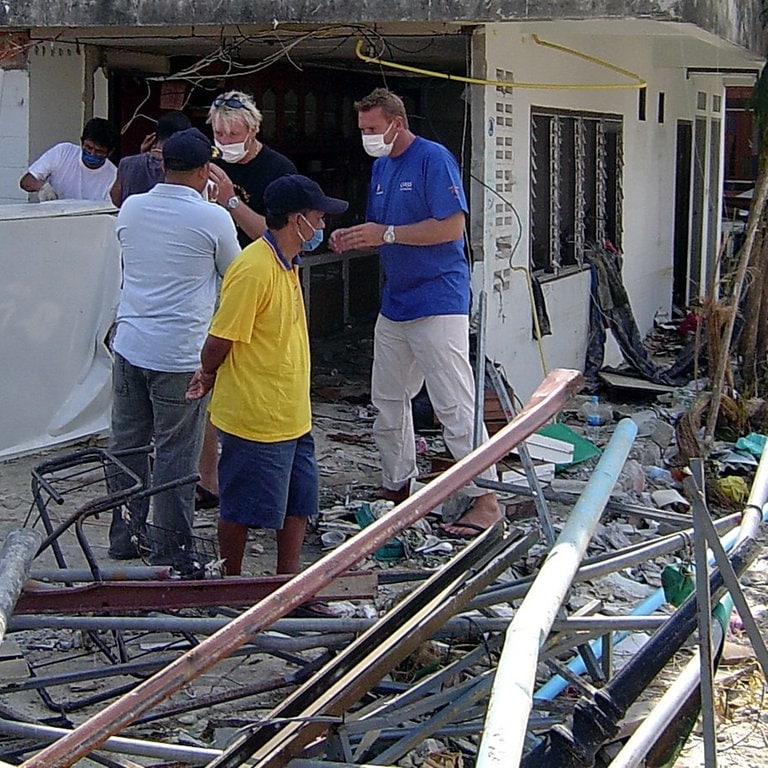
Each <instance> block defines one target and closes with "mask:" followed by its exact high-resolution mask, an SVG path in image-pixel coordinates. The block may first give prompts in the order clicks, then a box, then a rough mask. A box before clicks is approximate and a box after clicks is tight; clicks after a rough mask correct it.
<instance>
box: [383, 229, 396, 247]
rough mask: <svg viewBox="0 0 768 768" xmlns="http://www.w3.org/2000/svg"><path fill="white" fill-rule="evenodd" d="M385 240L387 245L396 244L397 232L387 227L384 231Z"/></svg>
mask: <svg viewBox="0 0 768 768" xmlns="http://www.w3.org/2000/svg"><path fill="white" fill-rule="evenodd" d="M383 240H384V242H385V243H394V242H395V230H394V228H393V227H387V228H386V229H385V230H384V237H383Z"/></svg>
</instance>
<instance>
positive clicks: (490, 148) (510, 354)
mask: <svg viewBox="0 0 768 768" xmlns="http://www.w3.org/2000/svg"><path fill="white" fill-rule="evenodd" d="M533 33H537V34H538V35H539V36H540V37H541V38H543V39H545V40H549V41H553V42H557V43H559V44H561V45H565V46H569V47H571V48H574V49H577V50H579V51H583V52H585V53H588V54H590V55H593V56H598V57H600V58H602V59H605V60H607V61H609V62H612V63H614V64H616V65H618V66H621V67H623V68H625V69H628V70H631V71H632V72H635V73H638V74H640V75H641V76H642V77H643V78H645V79H646V80H647V82H648V92H647V105H648V107H647V119H646V120H645V121H640V120H639V119H638V91H637V90H636V89H626V90H608V89H605V90H588V89H584V88H579V86H580V85H589V84H594V83H598V82H599V83H622V82H627V78H621V77H618V76H616V75H612V74H611V73H610V72H608V71H606V70H604V69H600V68H598V67H597V66H596V65H595V64H593V63H589V62H586V61H581V60H579V59H577V58H574V57H572V56H567V55H566V54H563V53H560V52H557V51H553V50H551V49H547V48H543V47H541V46H539V45H537V44H536V43H535V42H534V40H533V37H532V34H533ZM477 36H478V41H476V43H475V44H476V49H475V60H476V61H478V57H479V50H478V49H482V48H484V50H485V56H486V57H487V70H486V69H485V68H484V67H482V66H479V67H478V69H479V70H480V71H481V73H482V76H485V75H484V73H485V72H486V71H487V73H488V76H490V77H494V76H495V73H496V72H497V71H499V70H501V71H502V72H506V73H507V77H510V76H511V77H512V78H513V79H514V80H515V81H516V82H521V83H525V82H529V83H550V84H554V83H561V84H562V83H568V84H571V85H572V86H573V88H572V89H567V90H556V89H551V90H549V89H541V90H539V89H534V90H529V89H523V88H513V89H511V90H510V92H509V94H508V95H506V96H504V95H503V94H500V93H499V92H498V91H497V90H496V89H495V88H488V87H486V88H480V87H476V88H474V89H473V100H474V104H473V116H474V119H475V124H476V125H477V121H478V119H479V120H481V121H482V122H481V123H480V124H482V125H484V126H488V127H489V129H488V130H486V131H485V132H484V133H483V134H482V136H480V135H479V134H476V139H475V141H476V143H475V146H474V151H475V157H476V164H475V173H476V175H478V174H482V178H483V179H484V180H485V183H486V184H487V185H489V186H491V187H494V188H498V185H499V183H500V182H502V181H503V179H501V178H500V175H499V173H500V172H501V173H502V175H503V174H507V177H508V179H509V182H508V185H507V186H508V188H507V189H506V190H505V195H506V196H507V198H508V199H509V200H510V201H511V202H512V204H513V205H514V207H515V209H516V211H517V216H514V217H505V218H504V219H503V221H502V220H501V219H500V218H499V201H498V199H497V198H496V196H494V195H493V194H492V193H491V192H489V191H488V190H482V191H481V193H478V192H477V190H474V191H473V202H474V213H475V215H480V213H481V212H482V218H481V220H480V221H475V222H473V226H472V233H473V238H475V240H477V239H478V238H479V239H481V240H482V243H483V246H482V247H483V251H484V253H485V262H484V263H483V265H482V266H481V267H479V268H476V270H475V275H474V279H475V289H476V292H477V291H479V290H481V289H484V290H485V291H486V294H487V296H488V297H489V300H488V318H487V344H488V353H489V355H490V356H491V357H493V358H494V359H496V360H497V361H499V362H501V363H502V364H503V366H504V368H505V369H506V371H507V372H508V374H509V378H510V383H511V384H512V385H513V386H514V387H515V388H516V390H517V392H518V394H519V395H520V397H522V398H523V399H525V398H527V397H528V395H529V394H530V392H531V391H532V390H533V389H534V388H535V386H536V385H537V384H538V383H539V381H540V380H541V378H542V377H543V367H544V366H543V364H542V362H541V359H540V350H539V348H538V347H537V345H536V344H535V343H534V342H533V341H532V339H531V312H532V310H531V303H530V301H529V297H528V289H527V286H526V280H525V273H524V272H522V271H520V270H519V269H518V270H513V269H511V268H510V267H518V268H520V267H526V266H527V263H528V242H529V231H528V224H527V222H528V219H529V198H528V195H529V184H528V179H529V173H530V110H531V107H532V106H534V105H535V106H540V107H556V108H562V109H571V110H580V111H591V112H598V113H612V114H620V115H622V116H623V134H624V173H623V179H624V182H623V189H624V217H623V232H624V237H623V250H624V254H625V258H624V282H625V285H626V286H627V288H628V290H629V293H630V297H631V303H632V307H633V310H634V313H635V316H636V319H637V322H638V326H639V328H640V332H641V333H645V332H647V331H648V330H649V328H650V327H651V325H652V321H653V316H654V313H655V312H656V310H657V309H658V308H659V307H662V308H664V309H667V310H668V309H669V307H670V301H671V289H672V256H673V253H672V242H673V226H674V190H675V151H676V121H677V120H678V119H688V120H693V119H694V118H695V117H696V115H697V114H704V115H705V116H706V117H707V118H710V117H712V115H711V114H709V113H708V112H704V113H702V112H701V111H698V110H697V108H696V107H697V94H698V92H699V91H700V90H701V89H705V90H706V92H707V94H708V98H707V103H708V104H709V105H711V104H712V103H713V100H712V95H713V94H716V95H720V96H721V99H722V104H724V98H723V82H722V78H721V77H719V76H714V77H707V78H701V79H700V80H699V81H693V80H691V79H690V78H688V77H687V76H686V70H685V67H681V66H669V67H658V66H656V63H655V56H656V46H657V44H658V41H657V40H655V39H654V37H653V36H651V35H648V34H647V31H646V33H645V34H638V35H634V36H633V35H632V34H631V25H630V26H627V27H626V28H625V31H624V33H623V34H621V35H618V34H608V33H607V31H606V30H602V31H601V30H600V29H598V28H596V27H595V26H594V25H592V24H590V23H587V22H585V23H583V24H581V23H566V22H553V23H551V24H536V25H534V24H519V25H517V24H505V25H489V26H488V27H487V28H486V30H485V32H479V33H478V35H477ZM665 44H666V45H668V46H673V45H674V44H675V38H674V37H673V38H669V39H668V40H667V41H666V43H665ZM711 55H712V57H713V60H714V57H715V52H714V51H713V52H712V54H711ZM660 91H663V92H664V93H665V96H666V116H665V120H664V122H663V123H659V122H658V121H657V118H656V104H657V99H658V94H659V92H660ZM503 98H506V99H507V100H508V102H509V104H511V110H510V111H509V112H507V113H505V114H506V116H507V119H508V124H507V125H505V126H499V125H495V127H494V130H493V135H491V131H490V126H491V125H492V124H494V121H497V120H498V107H497V105H498V103H499V101H500V99H503ZM478 103H481V104H482V108H479V107H478ZM479 109H481V111H482V115H478V110H479ZM715 117H717V116H715ZM500 132H501V133H504V134H505V144H504V146H505V152H506V151H507V149H508V150H509V152H510V153H511V159H506V158H500V157H499V141H498V140H499V138H500V136H499V134H500ZM478 142H481V143H482V144H483V145H484V150H483V149H482V148H480V147H478ZM717 149H718V151H717V154H718V156H719V154H720V151H719V147H718V148H717ZM713 171H714V176H713V182H714V183H717V181H718V180H719V178H720V177H719V168H715V169H713ZM507 177H505V178H507ZM717 202H718V203H719V196H718V200H717ZM716 219H717V220H716V221H715V222H714V226H715V227H718V226H719V217H716ZM521 228H522V229H521ZM714 234H715V242H716V234H717V230H715V232H714ZM518 237H520V242H519V245H518V246H517V249H516V250H515V251H514V253H513V254H512V258H511V261H510V250H509V249H508V248H506V247H505V244H506V243H507V242H509V243H514V242H515V241H516V240H517V238H518ZM500 244H501V247H500ZM588 290H589V281H588V274H587V273H586V272H582V273H580V274H576V275H568V276H565V277H560V278H555V279H552V280H549V281H548V282H546V283H544V294H545V297H546V300H547V308H548V311H549V316H550V319H551V323H552V331H553V335H552V336H550V337H546V338H545V339H544V342H543V351H544V354H545V358H546V366H547V368H549V369H552V368H555V367H573V368H581V367H582V366H583V361H584V352H585V349H586V339H587V308H588ZM618 362H620V357H619V356H618V353H617V348H616V347H615V345H610V346H609V348H608V355H607V358H606V363H610V364H616V363H618Z"/></svg>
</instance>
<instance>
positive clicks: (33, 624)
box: [9, 615, 621, 647]
mask: <svg viewBox="0 0 768 768" xmlns="http://www.w3.org/2000/svg"><path fill="white" fill-rule="evenodd" d="M616 618H617V619H618V618H621V617H616ZM231 621H232V619H224V618H214V619H202V618H192V617H182V616H157V617H148V616H33V615H30V616H16V617H13V618H12V619H11V621H10V623H9V629H10V630H11V631H14V632H21V631H24V630H29V629H74V630H95V631H110V632H116V631H117V632H119V631H132V632H169V633H170V632H187V633H189V634H195V635H212V634H213V633H214V632H218V631H219V630H220V629H223V628H224V627H226V626H227V624H229V623H230V622H231ZM376 621H377V619H350V618H347V617H344V616H339V617H337V618H331V617H329V618H327V619H278V620H277V621H276V622H274V624H272V625H271V627H270V629H272V630H273V631H275V632H280V633H281V634H285V635H296V634H301V633H303V632H314V633H319V634H318V636H317V637H316V638H315V639H316V641H317V645H318V646H321V645H323V635H324V634H326V633H329V632H333V633H354V634H358V633H360V632H365V631H366V630H367V629H370V628H371V627H372V626H373V625H374V624H375V623H376ZM508 624H509V621H508V620H507V619H495V618H488V617H485V616H473V617H472V618H471V619H470V618H462V617H461V616H455V617H454V618H452V619H448V621H447V622H446V623H445V624H444V625H443V626H442V627H441V628H440V631H439V632H438V635H439V636H440V637H455V638H461V637H467V635H468V634H472V635H478V634H483V633H485V632H499V631H503V630H505V629H506V628H507V626H508ZM272 639H273V640H278V639H281V638H272ZM282 639H283V640H285V639H287V638H282ZM252 642H253V641H252ZM275 647H280V645H279V644H276V645H275Z"/></svg>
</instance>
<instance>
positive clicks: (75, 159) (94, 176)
mask: <svg viewBox="0 0 768 768" xmlns="http://www.w3.org/2000/svg"><path fill="white" fill-rule="evenodd" d="M81 152H82V150H81V148H80V147H79V146H78V145H77V144H72V143H70V142H68V141H65V142H62V143H61V144H56V146H53V147H51V148H50V149H49V150H47V151H46V152H43V154H42V155H40V157H39V158H38V159H37V160H35V162H34V163H32V165H30V166H29V172H30V173H31V174H32V175H33V176H34V177H35V178H36V179H40V180H41V181H47V182H49V183H50V185H51V186H52V187H53V188H54V190H55V191H56V194H57V195H58V196H59V199H60V200H103V201H105V202H110V197H109V190H110V187H111V186H112V184H114V182H115V177H116V176H117V168H115V166H114V164H113V163H111V162H110V161H109V160H107V162H106V163H104V165H102V166H101V168H86V167H85V165H83V161H82V160H81V159H80V154H81Z"/></svg>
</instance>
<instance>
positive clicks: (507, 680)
mask: <svg viewBox="0 0 768 768" xmlns="http://www.w3.org/2000/svg"><path fill="white" fill-rule="evenodd" d="M636 434H637V425H636V424H635V423H634V422H633V421H632V420H631V419H623V420H622V421H621V422H619V424H618V425H617V427H616V430H615V432H614V434H613V436H612V437H611V440H610V442H609V443H608V446H607V447H606V449H605V452H604V453H603V455H602V457H601V459H600V461H599V462H598V464H597V466H596V467H595V471H594V472H593V473H592V476H591V478H590V480H589V482H588V483H587V487H586V488H585V489H584V493H582V495H581V497H580V498H579V501H578V502H577V503H576V505H575V506H574V508H573V510H572V511H571V514H570V516H569V517H568V520H567V522H566V524H565V526H564V527H563V530H562V533H561V534H560V536H558V538H557V541H556V542H555V545H554V546H553V547H552V550H551V551H550V553H549V555H548V557H547V559H546V560H545V561H544V564H543V565H542V567H541V569H540V570H539V575H538V577H537V578H536V580H535V581H534V582H533V584H532V585H531V588H530V590H529V592H528V595H527V596H526V598H525V600H524V601H523V603H522V605H521V606H520V608H519V609H518V610H517V613H516V614H515V617H514V619H513V620H512V623H511V624H510V626H509V629H508V630H507V633H506V637H505V640H504V648H503V650H502V653H501V658H500V659H499V665H498V670H497V673H496V679H495V681H494V685H493V690H492V692H491V698H490V702H489V704H488V715H487V717H486V721H485V728H484V729H483V735H482V740H481V742H480V749H479V751H478V756H477V766H478V768H495V767H496V766H502V767H503V768H509V767H510V766H514V765H518V763H519V762H520V757H521V756H522V753H523V744H524V741H525V731H526V724H527V722H528V716H529V714H530V711H531V705H532V700H533V689H534V686H535V684H536V666H537V662H538V655H539V648H540V647H541V645H542V643H543V642H544V640H545V638H546V636H547V634H548V633H549V630H550V628H551V627H552V623H553V622H554V620H555V617H556V614H557V611H558V609H559V607H560V605H561V604H562V602H563V600H564V599H565V596H566V594H567V592H568V590H569V588H570V586H571V583H572V581H573V577H574V575H575V573H576V571H577V569H578V567H579V563H580V562H581V559H582V557H583V556H584V552H585V551H586V549H587V545H588V544H589V540H590V538H591V537H592V534H593V533H594V530H595V527H596V526H597V524H598V522H599V520H600V516H601V514H602V511H603V507H604V506H605V502H606V501H607V500H608V497H609V496H610V494H611V491H612V490H613V486H614V485H615V483H616V478H617V477H618V476H619V473H620V472H621V468H622V467H623V466H624V462H625V461H626V458H627V456H628V455H629V451H630V448H631V447H632V443H633V442H634V439H635V435H636Z"/></svg>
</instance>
